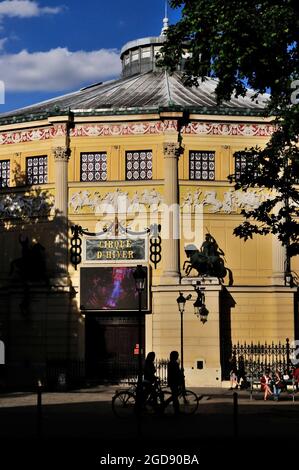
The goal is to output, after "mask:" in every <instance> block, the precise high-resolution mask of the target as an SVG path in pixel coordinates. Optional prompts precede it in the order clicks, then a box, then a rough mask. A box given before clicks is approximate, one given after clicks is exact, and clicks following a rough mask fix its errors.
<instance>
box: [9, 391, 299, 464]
mask: <svg viewBox="0 0 299 470" xmlns="http://www.w3.org/2000/svg"><path fill="white" fill-rule="evenodd" d="M120 388H123V387H120V386H118V387H115V386H98V387H95V388H90V389H82V390H76V391H70V392H61V393H43V395H42V414H41V421H38V414H37V406H36V405H37V395H36V394H35V393H29V392H23V393H22V392H18V393H6V394H5V393H2V394H0V423H1V425H0V450H1V443H2V446H4V447H3V449H4V448H5V445H4V444H3V443H5V442H6V443H8V445H11V444H13V447H15V444H14V443H18V444H17V445H16V447H19V446H21V447H22V446H24V442H26V443H27V445H26V449H27V456H30V455H31V456H32V452H33V451H34V452H35V451H36V449H37V443H38V448H39V449H40V448H43V446H46V449H47V451H46V455H48V457H49V458H50V457H51V456H52V457H53V455H55V452H54V454H53V453H52V451H51V452H50V455H49V445H50V444H49V443H51V445H50V447H51V449H56V450H57V448H59V447H60V452H61V446H63V449H64V450H65V449H71V450H68V451H67V455H68V456H70V455H72V457H74V455H75V456H76V455H77V454H76V452H78V458H79V456H80V455H79V454H80V452H79V449H81V450H82V449H83V448H85V447H86V446H87V447H88V446H91V449H92V450H93V451H95V450H96V454H95V455H100V454H101V453H103V452H104V451H105V449H106V447H107V446H108V447H109V446H112V448H113V449H114V451H115V449H116V448H117V449H118V450H119V451H120V449H121V448H122V449H123V448H125V449H126V450H127V451H128V452H129V450H131V452H137V450H138V449H139V450H140V451H141V448H144V449H147V448H150V447H151V446H157V445H158V447H159V448H160V451H161V450H163V449H164V451H165V449H168V450H169V449H170V448H174V449H175V451H176V452H182V451H183V449H185V448H189V449H190V448H191V450H192V451H194V452H195V451H197V450H198V451H199V450H201V451H202V450H203V449H204V450H205V451H206V457H207V455H208V454H209V452H208V451H207V450H208V449H210V447H211V446H212V444H213V449H214V445H215V443H217V446H218V447H217V448H218V449H221V446H222V447H223V448H225V449H226V448H229V447H231V445H232V443H233V445H234V446H235V447H237V449H238V448H240V446H241V447H242V445H243V444H244V443H246V449H247V445H248V446H249V445H250V447H251V448H252V446H254V448H255V451H254V460H256V457H257V450H258V449H257V443H258V444H259V445H260V447H261V451H263V450H265V451H266V450H267V449H269V445H270V446H271V452H273V448H272V446H273V443H275V442H276V441H279V443H280V444H281V443H282V442H284V443H285V444H289V445H290V452H291V454H290V455H292V453H293V445H295V444H294V443H295V442H296V446H297V445H298V443H299V394H298V395H297V396H296V395H295V397H294V398H295V400H293V397H292V395H291V394H286V393H285V394H283V396H282V397H281V400H280V401H279V402H274V401H272V400H271V401H270V400H269V401H267V402H265V401H264V400H263V396H262V393H261V392H258V391H255V392H254V393H253V397H252V399H250V393H249V392H248V391H238V416H237V418H236V415H234V406H233V391H230V390H225V389H220V388H219V389H217V388H214V389H213V388H212V389H210V388H198V389H193V391H195V392H196V393H197V394H198V395H199V396H200V398H201V399H200V402H199V408H198V411H197V412H196V414H195V415H193V416H179V417H174V416H160V417H159V416H144V417H143V418H142V420H141V422H138V421H137V420H136V418H132V419H119V418H117V417H116V416H114V414H113V412H112V408H111V400H112V396H113V394H114V393H115V391H116V390H117V389H120ZM38 423H41V424H40V427H38ZM297 440H298V442H297ZM53 442H54V443H56V444H55V445H53ZM250 442H252V444H249V443H250ZM57 443H59V445H58V447H57ZM77 443H80V445H79V444H77ZM236 443H237V444H236ZM269 443H270V444H269ZM285 444H284V445H285ZM21 447H20V448H21ZM108 447H107V448H108ZM7 448H8V447H7ZM109 448H110V447H109ZM3 449H2V450H3ZM28 449H31V453H30V451H29V450H28ZM247 450H248V449H247ZM247 450H246V451H247ZM28 452H29V453H28ZM47 452H48V453H47ZM122 452H123V451H122ZM87 454H88V452H87ZM9 455H10V456H11V455H12V453H10V454H9ZM88 455H91V454H90V453H89V454H88ZM219 455H222V454H221V453H220V454H218V453H217V452H215V451H214V450H213V452H212V454H211V456H210V458H216V457H219ZM230 458H231V457H228V459H230ZM0 461H1V452H0Z"/></svg>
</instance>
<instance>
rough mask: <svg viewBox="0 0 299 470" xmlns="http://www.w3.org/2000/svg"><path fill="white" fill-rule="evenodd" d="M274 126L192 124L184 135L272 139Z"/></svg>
mask: <svg viewBox="0 0 299 470" xmlns="http://www.w3.org/2000/svg"><path fill="white" fill-rule="evenodd" d="M275 129H276V128H275V126H273V125H272V124H239V123H236V124H232V123H228V124H226V123H219V122H191V123H190V124H189V125H188V126H186V127H184V128H183V134H200V135H221V136H225V135H237V136H239V135H240V136H245V137H246V136H249V137H251V136H252V137H270V136H271V135H272V134H273V132H274V131H275Z"/></svg>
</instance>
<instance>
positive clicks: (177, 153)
mask: <svg viewBox="0 0 299 470" xmlns="http://www.w3.org/2000/svg"><path fill="white" fill-rule="evenodd" d="M164 41H165V36H164V35H163V34H162V35H161V36H158V37H150V38H143V39H139V40H135V41H132V42H130V43H128V44H126V45H125V46H124V47H123V49H122V51H121V61H122V69H123V73H122V76H121V78H119V79H117V80H114V81H110V82H106V83H97V84H93V85H91V86H89V87H85V88H83V89H81V90H79V91H76V92H73V93H70V94H68V95H64V96H59V97H57V98H54V99H51V100H49V101H46V102H43V103H38V104H34V105H32V106H29V107H26V108H23V109H17V110H15V111H12V112H9V113H5V114H2V115H0V181H1V194H0V206H1V209H0V216H1V226H0V227H1V233H0V237H1V246H2V250H1V262H0V271H1V273H0V277H1V289H0V297H1V301H0V339H1V340H2V342H3V344H4V345H5V355H6V366H5V367H6V372H5V373H6V379H7V380H8V381H9V382H10V383H13V384H17V383H18V384H31V383H33V382H34V381H35V380H36V379H37V378H42V379H45V380H48V382H49V383H52V382H53V381H54V382H55V380H56V379H57V377H58V378H60V380H61V381H62V382H63V380H64V376H63V374H66V377H67V378H69V379H70V380H71V379H72V380H74V381H75V380H76V379H78V378H80V379H81V378H82V377H83V376H84V377H85V378H87V379H88V380H94V381H103V380H106V381H107V380H108V381H114V380H119V379H124V378H127V377H130V376H132V375H134V374H135V373H136V370H137V369H136V368H137V364H138V360H137V359H138V354H139V349H140V348H141V353H142V354H143V355H144V354H146V353H147V352H148V351H155V352H156V356H157V358H158V360H162V359H166V358H168V356H169V353H170V351H172V350H178V351H182V352H183V354H184V369H185V376H186V382H187V384H188V386H204V385H209V386H212V385H219V384H220V383H221V382H222V381H224V380H225V379H226V378H227V373H228V369H227V368H228V361H229V357H230V355H231V352H232V346H233V345H234V344H236V343H237V342H240V343H245V342H247V343H251V342H253V343H254V344H257V343H258V342H261V343H265V342H266V341H267V342H272V341H274V343H278V342H279V341H282V342H284V341H285V338H286V337H289V338H290V339H293V338H295V337H296V336H297V334H298V333H297V330H298V321H297V319H296V318H297V316H296V313H297V310H296V298H295V290H296V289H294V288H292V287H291V286H288V285H286V283H285V276H284V274H285V273H284V267H285V264H284V263H285V253H284V250H283V249H282V247H281V246H280V244H279V242H278V241H277V239H276V238H275V237H272V236H267V237H256V238H254V239H253V240H250V241H248V242H246V243H244V242H243V241H242V240H240V239H238V238H236V237H235V236H234V235H233V229H234V228H235V227H236V226H237V225H238V224H239V223H240V222H241V221H242V216H241V210H242V209H243V208H247V209H248V208H251V207H256V206H257V205H258V204H259V202H260V201H261V200H263V199H264V198H267V197H269V195H268V194H266V193H265V191H263V190H260V191H251V192H247V193H244V192H242V191H235V190H234V188H233V186H232V185H231V184H230V183H229V181H228V175H229V174H232V173H234V172H237V173H238V172H242V169H244V168H245V167H246V164H247V163H246V161H245V160H241V159H237V158H235V157H234V153H235V152H236V151H237V150H241V149H244V148H246V147H252V146H255V145H259V146H264V145H265V144H266V142H267V141H268V139H269V138H270V136H271V134H272V132H273V125H272V124H271V120H270V119H269V120H268V119H265V118H264V117H263V109H264V106H265V97H263V96H260V97H259V98H258V99H257V100H254V101H253V100H252V97H253V93H252V92H251V91H250V90H248V93H247V95H246V96H245V97H239V98H232V99H231V101H229V102H224V103H223V104H222V105H221V106H220V105H217V102H216V95H215V87H216V84H217V81H216V80H214V79H206V80H205V81H203V82H201V83H200V84H199V86H198V87H193V88H187V87H186V86H185V85H184V83H183V81H182V69H183V66H184V64H183V63H182V64H181V66H180V70H177V71H176V72H175V73H173V74H172V75H170V74H169V73H168V72H167V71H165V70H162V69H160V68H159V67H158V66H157V64H156V58H155V57H156V54H157V53H158V52H159V51H160V49H161V46H162V45H163V42H164ZM207 234H208V235H209V236H208V237H206V235H207ZM209 250H212V251H213V250H214V251H213V253H212V254H213V255H214V256H216V260H217V261H218V263H220V267H221V269H220V271H219V270H218V271H217V269H214V268H213V266H214V265H213V262H212V261H213V260H212V261H211V258H209V253H210V254H211V252H210V251H209ZM215 250H216V251H215ZM202 256H207V258H205V260H207V259H208V264H207V263H206V264H205V266H203V265H202V261H203V258H202ZM196 260H197V261H196ZM210 262H211V263H212V264H210V265H209V263H210ZM198 263H199V264H198ZM137 265H142V266H143V267H144V272H145V273H146V283H145V288H144V291H143V293H142V296H141V305H139V303H138V295H137V293H136V289H135V284H134V277H133V275H132V274H133V272H134V270H135V268H136V266H137ZM209 266H210V268H209ZM211 266H212V268H211ZM196 268H198V269H196ZM213 269H214V270H213ZM294 269H295V268H294ZM180 292H181V293H182V295H183V296H184V297H185V298H186V297H187V296H188V295H189V296H190V295H191V296H192V298H191V299H190V301H188V302H186V304H185V307H184V312H183V313H181V314H180V312H179V309H178V304H177V298H178V296H179V293H180ZM196 301H199V305H200V306H202V304H203V303H204V305H205V307H206V309H207V311H208V315H207V316H206V318H204V320H206V321H201V320H203V318H201V317H200V314H201V313H202V310H200V309H198V305H197V304H196ZM200 302H201V303H200ZM194 304H195V306H194ZM196 307H197V308H196ZM195 313H197V314H195ZM181 320H182V322H181ZM182 326H183V331H182V329H181V327H182ZM140 327H141V337H140V329H139V328H140ZM182 339H183V343H181V340H182ZM51 381H52V382H51Z"/></svg>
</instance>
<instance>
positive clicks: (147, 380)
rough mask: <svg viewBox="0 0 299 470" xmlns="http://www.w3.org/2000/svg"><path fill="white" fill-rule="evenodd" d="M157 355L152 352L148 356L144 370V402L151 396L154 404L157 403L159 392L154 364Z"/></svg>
mask: <svg viewBox="0 0 299 470" xmlns="http://www.w3.org/2000/svg"><path fill="white" fill-rule="evenodd" d="M155 357H156V354H155V353H154V352H153V351H151V352H149V353H148V355H147V356H146V359H145V362H144V369H143V386H144V392H145V393H144V400H145V401H146V400H147V398H148V397H149V396H150V395H151V398H152V400H153V402H154V403H157V391H156V386H157V382H158V380H159V379H158V377H157V376H156V367H155V364H154V361H155Z"/></svg>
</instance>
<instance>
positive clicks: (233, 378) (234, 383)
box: [229, 354, 238, 390]
mask: <svg viewBox="0 0 299 470" xmlns="http://www.w3.org/2000/svg"><path fill="white" fill-rule="evenodd" d="M229 369H230V370H229V379H230V390H233V389H234V388H238V371H237V359H236V355H235V354H233V355H232V357H231V358H230V361H229Z"/></svg>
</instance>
